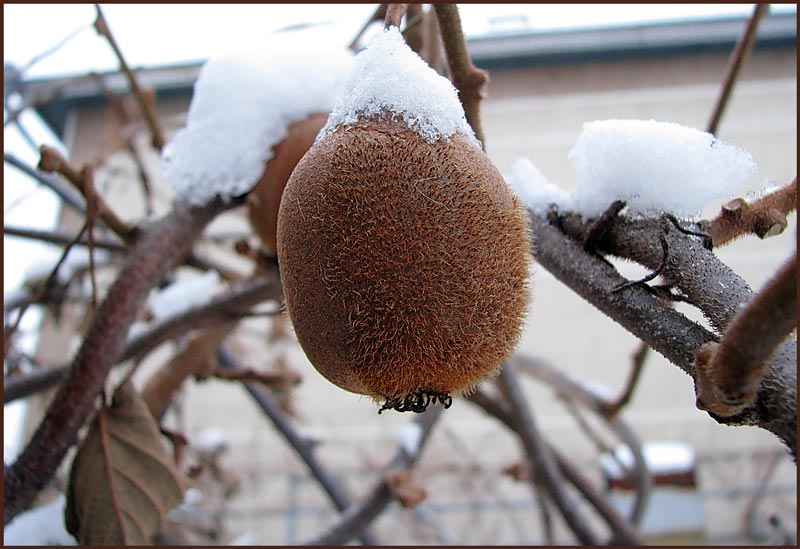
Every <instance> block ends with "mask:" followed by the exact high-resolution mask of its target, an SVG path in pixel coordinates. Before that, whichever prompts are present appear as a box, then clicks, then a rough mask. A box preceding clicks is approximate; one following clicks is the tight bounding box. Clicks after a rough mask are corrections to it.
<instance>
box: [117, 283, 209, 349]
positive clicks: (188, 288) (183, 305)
mask: <svg viewBox="0 0 800 549" xmlns="http://www.w3.org/2000/svg"><path fill="white" fill-rule="evenodd" d="M221 289H222V284H221V279H220V277H219V273H217V271H208V272H206V273H204V274H203V275H201V276H198V277H194V278H190V279H186V280H179V281H176V282H173V283H172V284H170V285H169V286H167V287H166V288H164V289H163V290H161V291H159V292H158V293H154V294H152V295H151V297H150V300H149V305H150V311H151V312H152V313H153V320H155V321H156V322H160V321H162V320H165V319H167V318H170V317H173V316H176V315H179V314H181V313H183V312H185V311H187V310H189V309H191V308H193V307H199V306H200V305H203V304H205V303H208V301H210V300H211V299H212V298H213V297H214V296H215V295H216V294H217V293H219V291H220V290H221ZM129 337H132V336H131V335H130V332H129Z"/></svg>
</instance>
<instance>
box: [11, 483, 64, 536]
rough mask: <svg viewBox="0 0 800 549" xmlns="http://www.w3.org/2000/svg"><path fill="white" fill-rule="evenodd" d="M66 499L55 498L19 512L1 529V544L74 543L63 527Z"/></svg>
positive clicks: (61, 497) (62, 497)
mask: <svg viewBox="0 0 800 549" xmlns="http://www.w3.org/2000/svg"><path fill="white" fill-rule="evenodd" d="M65 505H66V499H65V498H64V496H63V495H62V496H58V497H57V498H56V499H54V500H53V501H51V502H50V503H47V504H45V505H42V506H41V507H36V508H35V509H32V510H30V511H26V512H25V513H21V514H20V515H19V516H18V517H17V518H15V519H14V521H13V522H12V523H11V524H9V525H8V526H6V527H5V528H4V529H3V545H6V546H11V545H39V546H52V545H75V538H73V537H72V536H71V535H70V534H69V533H68V532H67V530H66V528H65V527H64V506H65Z"/></svg>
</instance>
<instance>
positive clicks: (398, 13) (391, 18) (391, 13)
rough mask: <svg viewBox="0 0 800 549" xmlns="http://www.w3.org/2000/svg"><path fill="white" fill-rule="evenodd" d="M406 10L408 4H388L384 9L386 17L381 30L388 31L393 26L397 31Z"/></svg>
mask: <svg viewBox="0 0 800 549" xmlns="http://www.w3.org/2000/svg"><path fill="white" fill-rule="evenodd" d="M407 9H408V4H389V5H388V6H387V7H386V17H385V19H384V22H383V28H385V29H388V28H389V27H392V26H393V27H397V28H398V29H399V28H400V22H401V21H402V20H403V16H404V15H405V14H406V10H407Z"/></svg>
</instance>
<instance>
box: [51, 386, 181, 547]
mask: <svg viewBox="0 0 800 549" xmlns="http://www.w3.org/2000/svg"><path fill="white" fill-rule="evenodd" d="M183 488H184V482H183V479H182V478H181V476H180V474H179V473H178V471H177V468H176V466H175V463H174V462H173V461H172V458H171V457H170V455H169V452H168V450H167V448H166V446H165V445H164V444H163V442H162V440H161V435H160V433H159V428H158V425H157V424H156V421H155V419H153V416H152V415H151V414H150V411H149V410H148V408H147V404H145V402H144V400H143V399H142V397H141V396H140V395H139V393H137V392H136V390H135V389H134V387H133V385H132V384H131V383H129V382H128V383H124V384H123V385H122V386H121V387H120V388H119V389H118V390H117V391H116V393H115V394H114V399H113V402H112V404H111V406H110V407H104V408H102V409H101V410H100V412H99V413H98V415H97V418H96V419H95V420H94V422H93V423H92V425H91V428H90V430H89V433H88V435H87V436H86V439H85V440H84V441H83V443H82V444H81V445H80V448H79V450H78V453H77V454H76V456H75V460H74V461H73V463H72V468H71V470H70V475H69V486H68V490H67V505H66V509H65V511H64V518H65V522H66V526H67V531H69V532H70V533H71V534H72V535H73V536H75V539H76V540H77V541H78V543H79V544H81V545H145V544H150V542H151V537H152V536H153V535H154V534H155V533H156V532H157V531H158V529H159V528H160V526H161V523H162V520H163V519H164V518H165V517H166V515H167V513H168V512H169V511H170V510H171V509H172V508H173V507H175V506H176V505H178V504H179V503H180V502H181V501H182V499H183Z"/></svg>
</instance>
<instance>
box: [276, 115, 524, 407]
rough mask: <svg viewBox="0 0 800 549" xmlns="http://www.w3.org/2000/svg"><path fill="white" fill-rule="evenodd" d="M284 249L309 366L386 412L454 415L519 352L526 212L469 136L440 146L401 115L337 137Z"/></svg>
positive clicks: (309, 183)
mask: <svg viewBox="0 0 800 549" xmlns="http://www.w3.org/2000/svg"><path fill="white" fill-rule="evenodd" d="M277 244H278V263H279V266H280V272H281V279H282V282H283V287H284V295H285V299H286V307H287V309H288V312H289V316H290V318H291V321H292V324H293V326H294V329H295V332H296V334H297V338H298V341H299V342H300V345H301V346H302V348H303V350H304V351H305V353H306V355H307V357H308V358H309V360H310V361H311V363H312V364H313V365H314V367H315V368H316V369H317V370H318V371H319V372H320V373H321V374H322V375H323V376H325V377H326V378H327V379H328V380H330V381H331V382H333V383H335V384H336V385H338V386H340V387H342V388H344V389H346V390H348V391H351V392H354V393H360V394H365V395H369V396H371V397H373V398H374V399H376V400H382V401H383V402H384V404H383V407H382V408H381V410H379V411H382V410H384V409H387V408H393V409H396V410H399V411H407V410H412V411H422V410H424V409H425V407H426V406H427V405H428V404H429V403H432V402H440V403H443V404H445V405H446V406H447V405H449V404H450V402H451V397H453V396H459V395H462V394H465V393H468V392H469V391H470V390H472V389H473V388H474V387H475V386H476V384H477V383H478V382H479V381H481V380H482V379H483V378H485V377H486V376H490V375H493V374H496V373H497V371H498V369H499V367H500V365H501V363H502V361H503V360H504V359H505V358H506V357H507V356H508V355H509V354H510V353H511V351H512V350H513V348H514V347H515V345H516V343H517V341H518V339H519V336H520V332H521V330H522V325H523V322H524V316H525V312H526V310H527V306H528V302H529V285H528V280H529V273H530V265H531V243H530V235H529V229H528V225H527V222H526V214H525V210H524V208H523V207H522V205H521V204H520V202H519V201H518V199H517V198H516V197H515V196H514V195H513V193H512V192H511V191H510V190H509V188H508V186H507V184H506V183H505V181H504V180H503V178H502V176H501V174H500V173H499V172H498V170H497V168H496V167H495V166H494V164H493V163H492V162H491V161H490V160H489V158H488V156H486V154H485V153H484V152H483V151H482V150H481V149H480V148H479V147H478V146H477V145H475V144H474V143H473V142H472V141H471V140H470V139H469V138H468V137H467V136H465V135H462V134H460V133H455V134H452V135H450V136H449V137H443V138H440V139H438V140H436V141H433V142H428V141H426V140H425V139H424V138H423V137H422V136H421V135H420V134H419V133H417V132H416V131H414V130H413V129H411V128H410V127H409V126H408V125H407V123H406V122H405V121H403V120H402V119H400V118H398V117H392V116H388V115H373V116H369V117H362V118H360V119H358V120H357V121H356V122H355V123H353V124H350V125H347V126H339V127H338V128H336V129H333V130H332V131H330V132H328V133H325V134H324V135H323V136H321V137H320V138H319V139H318V141H317V142H316V143H315V144H314V146H313V147H311V149H310V150H309V151H308V153H307V154H306V155H305V156H304V157H303V158H302V159H301V160H300V162H299V163H298V164H297V166H296V168H295V169H294V171H293V172H292V175H291V177H290V178H289V181H288V182H287V184H286V188H285V190H284V193H283V197H282V199H281V203H280V210H279V215H278V231H277Z"/></svg>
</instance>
